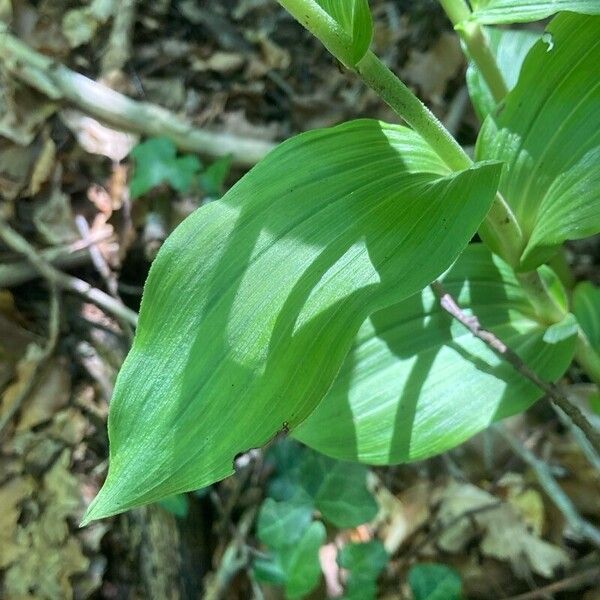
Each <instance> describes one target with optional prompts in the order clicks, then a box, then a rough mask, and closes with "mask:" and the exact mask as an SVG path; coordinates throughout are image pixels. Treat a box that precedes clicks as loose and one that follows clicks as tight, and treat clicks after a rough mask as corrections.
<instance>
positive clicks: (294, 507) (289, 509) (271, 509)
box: [256, 498, 312, 548]
mask: <svg viewBox="0 0 600 600" xmlns="http://www.w3.org/2000/svg"><path fill="white" fill-rule="evenodd" d="M311 521H312V507H311V506H310V504H299V503H293V502H276V501H275V500H273V499H272V498H267V499H266V500H265V501H264V502H263V503H262V505H261V507H260V512H259V514H258V521H257V525H256V530H257V534H258V539H259V540H260V541H261V542H262V543H263V544H266V545H267V546H269V547H271V548H281V547H282V546H287V545H288V544H294V543H296V542H297V541H298V540H299V539H300V538H301V537H302V535H303V534H304V532H305V531H306V530H307V529H308V526H309V525H310V522H311Z"/></svg>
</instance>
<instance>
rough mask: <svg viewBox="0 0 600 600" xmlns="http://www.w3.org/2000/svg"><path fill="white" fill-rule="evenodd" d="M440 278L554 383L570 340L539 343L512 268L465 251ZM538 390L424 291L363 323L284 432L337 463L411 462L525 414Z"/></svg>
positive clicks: (481, 250) (479, 250) (477, 248)
mask: <svg viewBox="0 0 600 600" xmlns="http://www.w3.org/2000/svg"><path fill="white" fill-rule="evenodd" d="M441 280H442V282H443V285H444V288H445V289H446V290H447V291H448V292H449V293H450V294H452V296H453V297H454V298H455V299H456V300H457V302H458V303H459V305H460V306H461V307H462V308H463V309H464V310H465V312H466V313H467V314H471V313H472V314H475V315H476V316H477V317H478V318H479V320H480V322H481V323H482V324H483V326H484V327H487V328H489V329H490V330H491V331H493V332H494V333H495V334H496V335H498V336H499V337H500V339H502V340H503V341H504V342H505V343H507V344H508V345H509V346H510V347H511V348H512V349H513V350H514V351H515V352H517V353H518V354H519V355H520V356H521V358H522V359H523V360H524V361H525V363H526V364H527V365H528V366H529V367H530V368H531V369H533V370H534V371H535V372H536V373H538V375H540V377H542V378H543V379H545V380H548V381H555V380H556V379H557V378H558V377H560V376H561V375H562V374H563V373H564V372H565V371H566V369H567V368H568V366H569V364H570V361H571V359H572V357H573V354H574V347H575V338H574V337H571V338H569V339H565V340H564V341H562V342H558V343H556V344H552V345H550V344H546V343H545V342H544V341H543V337H544V333H545V331H546V326H545V325H544V324H542V323H539V322H538V321H537V320H536V316H535V312H534V310H533V308H532V306H531V304H530V303H529V301H528V300H527V297H526V296H525V295H524V293H523V290H522V288H521V287H520V285H519V283H518V281H517V280H516V278H515V275H514V273H513V271H512V269H511V268H510V267H509V266H508V265H507V264H505V263H504V262H502V260H500V259H499V258H498V257H496V256H493V255H492V254H491V253H490V251H489V250H488V249H487V248H486V247H485V246H483V245H481V244H473V245H471V246H469V247H468V248H467V250H465V252H464V253H463V254H462V255H461V257H460V258H459V259H458V261H457V262H456V263H455V264H454V265H453V267H452V268H451V269H450V270H449V271H448V272H447V273H446V274H445V275H444V276H443V277H442V278H441ZM542 394H543V392H542V391H541V390H540V389H539V388H538V387H536V386H534V385H533V384H532V383H530V382H529V381H528V380H526V379H525V378H524V377H522V376H521V375H520V374H519V373H517V372H516V371H515V370H514V369H513V367H511V366H510V365H509V364H508V363H506V362H505V361H503V360H502V359H500V358H499V357H498V356H497V355H496V354H494V353H493V352H492V351H491V350H490V349H489V348H488V347H487V346H486V345H485V344H483V342H481V341H480V340H478V339H476V338H475V337H474V336H473V335H472V334H471V333H470V332H469V331H468V330H467V329H466V328H465V327H463V326H462V325H461V324H460V323H458V322H457V321H456V320H454V319H452V318H451V317H450V316H449V315H448V314H447V313H446V312H445V311H443V310H442V309H441V308H440V306H439V302H438V300H437V299H436V297H435V295H434V294H433V292H432V291H431V290H430V289H425V290H423V291H422V292H421V293H419V294H416V295H415V296H413V297H411V298H409V299H407V300H404V301H403V302H401V303H399V304H396V305H395V306H393V307H390V308H387V309H384V310H381V311H379V312H378V313H375V314H373V315H372V316H371V317H370V318H369V319H368V320H366V321H365V323H364V324H363V326H362V327H361V329H360V331H359V333H358V335H357V337H356V341H355V345H354V347H353V349H352V350H351V352H350V354H349V355H348V357H347V359H346V361H345V363H344V365H343V366H342V368H341V370H340V373H339V375H338V377H337V379H336V381H335V382H334V384H333V386H332V387H331V389H330V390H329V392H328V394H327V396H325V398H324V399H323V401H322V402H321V403H320V404H319V406H318V407H317V408H316V410H315V411H314V412H313V413H312V414H311V415H310V416H309V417H308V418H307V419H306V420H305V421H304V422H303V423H302V424H301V425H300V426H299V427H298V428H297V429H296V430H295V431H294V432H293V435H294V437H296V438H297V439H299V440H300V441H302V442H304V443H305V444H307V445H309V446H311V447H312V448H314V449H315V450H318V451H319V452H323V453H325V454H327V455H329V456H333V457H335V458H339V459H344V460H358V461H361V462H364V463H367V464H395V463H401V462H406V461H412V460H420V459H423V458H427V457H429V456H432V455H435V454H439V453H441V452H444V451H446V450H448V449H450V448H453V447H454V446H456V445H458V444H460V443H462V442H463V441H465V440H467V439H468V438H469V437H471V436H473V435H475V434H476V433H478V432H480V431H482V430H483V429H485V428H486V427H488V426H489V425H490V424H491V423H493V422H494V421H497V420H499V419H502V418H504V417H507V416H509V415H513V414H515V413H518V412H520V411H522V410H525V409H526V408H528V407H529V406H530V405H531V404H532V403H533V402H535V400H537V399H538V398H540V397H541V396H542Z"/></svg>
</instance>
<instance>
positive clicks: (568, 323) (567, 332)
mask: <svg viewBox="0 0 600 600" xmlns="http://www.w3.org/2000/svg"><path fill="white" fill-rule="evenodd" d="M577 329H578V325H577V319H576V318H575V315H573V314H571V313H567V314H566V315H565V317H564V318H563V320H562V321H559V322H558V323H554V324H553V325H550V327H548V329H546V332H545V333H544V337H543V340H544V342H546V343H547V344H558V343H559V342H563V341H564V340H568V339H569V338H571V337H573V336H574V335H577Z"/></svg>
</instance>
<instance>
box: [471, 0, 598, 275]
mask: <svg viewBox="0 0 600 600" xmlns="http://www.w3.org/2000/svg"><path fill="white" fill-rule="evenodd" d="M598 6H600V3H598ZM598 39H600V17H589V16H582V15H576V14H572V13H563V14H560V15H559V16H558V17H556V18H555V19H554V20H553V21H552V22H551V24H550V25H549V27H548V30H547V33H546V34H545V35H544V36H543V37H542V39H541V40H540V41H538V42H537V43H536V44H535V45H534V47H533V48H532V49H531V51H530V52H529V54H528V55H527V58H526V59H525V62H524V64H523V67H522V69H521V75H520V77H519V81H518V83H517V86H516V87H515V88H514V89H513V91H512V92H510V93H509V94H508V96H507V97H506V100H505V105H504V107H503V109H502V110H501V111H500V112H499V114H497V115H496V114H490V115H489V117H488V118H487V119H486V121H485V123H484V125H483V128H482V130H481V133H480V135H479V139H478V141H477V146H476V156H477V158H478V159H479V160H489V159H496V160H502V161H504V162H505V163H506V168H505V170H504V172H503V175H502V181H501V184H500V191H501V192H502V194H503V196H504V198H505V199H506V200H507V201H508V203H509V204H510V206H511V208H512V209H513V212H514V213H515V215H516V217H517V220H518V221H519V224H520V225H521V228H522V230H523V234H524V237H525V244H526V245H525V248H524V250H523V255H522V258H521V265H520V268H521V269H523V270H531V269H533V268H535V267H537V266H538V265H540V264H541V263H543V262H544V261H546V260H547V259H548V258H549V257H551V256H552V254H554V253H555V251H556V248H557V247H558V246H559V245H560V244H562V243H563V242H564V241H565V240H572V239H580V238H584V237H587V236H590V235H593V234H595V233H598V232H600V169H598V168H597V166H598V163H599V161H600V138H599V137H598V131H599V130H600V78H598V77H595V74H596V73H597V71H598V64H600V44H598ZM541 74H543V76H541Z"/></svg>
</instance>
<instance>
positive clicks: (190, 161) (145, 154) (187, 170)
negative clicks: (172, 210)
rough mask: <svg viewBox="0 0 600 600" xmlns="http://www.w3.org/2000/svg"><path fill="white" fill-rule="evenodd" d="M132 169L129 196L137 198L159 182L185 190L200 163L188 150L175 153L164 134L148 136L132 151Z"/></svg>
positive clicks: (175, 149) (197, 171) (195, 177)
mask: <svg viewBox="0 0 600 600" xmlns="http://www.w3.org/2000/svg"><path fill="white" fill-rule="evenodd" d="M131 156H132V157H133V158H134V159H135V169H134V172H133V177H132V178H131V182H130V184H129V189H130V192H131V197H132V198H138V197H139V196H142V195H143V194H145V193H146V192H148V191H150V190H151V189H152V188H154V187H156V186H158V185H160V184H161V183H168V184H169V185H170V186H171V187H172V188H173V189H175V190H177V191H178V192H187V191H188V190H189V189H190V188H191V187H192V185H193V184H194V182H195V181H196V180H197V178H198V175H199V172H200V169H201V168H202V165H201V164H200V161H199V160H198V158H196V157H195V156H193V155H191V154H186V155H184V156H180V157H178V156H177V148H176V147H175V144H173V142H172V141H171V140H170V139H169V138H166V137H157V138H150V139H149V140H147V141H145V142H143V143H142V144H138V145H137V146H136V147H135V148H134V149H133V150H132V151H131Z"/></svg>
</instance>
